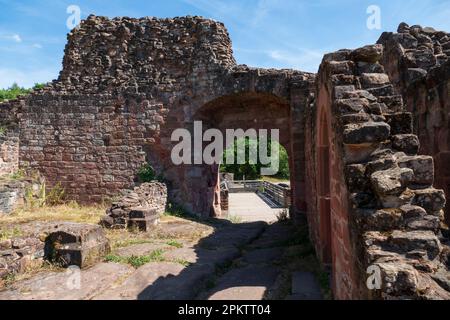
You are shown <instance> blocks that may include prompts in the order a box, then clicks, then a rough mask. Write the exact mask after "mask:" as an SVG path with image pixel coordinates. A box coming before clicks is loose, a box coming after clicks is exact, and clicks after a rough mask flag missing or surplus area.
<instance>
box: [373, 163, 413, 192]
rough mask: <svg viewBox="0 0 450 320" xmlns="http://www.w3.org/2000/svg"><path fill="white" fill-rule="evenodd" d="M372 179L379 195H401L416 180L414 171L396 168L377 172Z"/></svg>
mask: <svg viewBox="0 0 450 320" xmlns="http://www.w3.org/2000/svg"><path fill="white" fill-rule="evenodd" d="M370 179H371V181H372V186H373V187H374V189H375V191H376V192H377V194H379V195H382V196H386V195H400V194H401V193H402V192H403V191H404V190H405V188H406V187H407V186H408V185H409V184H410V183H411V181H412V180H413V179H414V171H413V170H411V169H408V168H394V169H389V170H385V171H378V172H375V173H373V174H372V176H371V177H370Z"/></svg>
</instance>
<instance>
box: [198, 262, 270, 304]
mask: <svg viewBox="0 0 450 320" xmlns="http://www.w3.org/2000/svg"><path fill="white" fill-rule="evenodd" d="M278 274H279V270H278V269H277V268H274V267H273V266H253V265H252V266H248V267H244V268H238V269H233V270H231V271H229V272H228V273H226V274H225V275H224V276H222V277H221V278H220V279H218V281H217V282H216V286H215V288H214V289H213V290H212V291H210V292H209V293H207V294H206V296H205V297H203V296H200V298H202V299H205V298H206V299H208V300H253V301H258V300H263V299H264V297H265V296H266V295H267V294H268V293H269V292H270V291H271V290H273V287H274V284H275V282H276V280H277V276H278Z"/></svg>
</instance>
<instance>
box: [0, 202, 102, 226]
mask: <svg viewBox="0 0 450 320" xmlns="http://www.w3.org/2000/svg"><path fill="white" fill-rule="evenodd" d="M105 211H106V207H105V206H102V205H95V206H80V205H78V204H76V203H68V204H64V205H59V206H54V207H50V206H45V207H42V208H26V207H24V208H20V209H18V210H16V211H15V212H14V213H12V214H10V215H6V216H2V217H0V226H9V225H18V224H24V223H28V222H32V221H45V222H52V221H70V222H80V223H93V224H96V223H99V221H100V218H101V217H102V216H103V215H104V214H105Z"/></svg>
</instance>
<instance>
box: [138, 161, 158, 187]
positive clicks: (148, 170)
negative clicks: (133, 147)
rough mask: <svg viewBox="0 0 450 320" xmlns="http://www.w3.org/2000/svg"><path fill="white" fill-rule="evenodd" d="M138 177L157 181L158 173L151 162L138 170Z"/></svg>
mask: <svg viewBox="0 0 450 320" xmlns="http://www.w3.org/2000/svg"><path fill="white" fill-rule="evenodd" d="M138 178H139V181H141V182H144V183H145V182H152V181H155V178H156V173H155V170H154V169H153V167H152V166H151V165H150V164H148V163H147V164H145V165H143V166H142V167H141V168H140V169H139V171H138Z"/></svg>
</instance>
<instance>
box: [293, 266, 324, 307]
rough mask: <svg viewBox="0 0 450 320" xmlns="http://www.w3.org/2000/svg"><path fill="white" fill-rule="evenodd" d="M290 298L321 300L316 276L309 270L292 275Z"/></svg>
mask: <svg viewBox="0 0 450 320" xmlns="http://www.w3.org/2000/svg"><path fill="white" fill-rule="evenodd" d="M291 300H323V297H322V291H321V290H320V286H319V284H318V282H317V279H316V277H315V276H314V274H312V273H311V272H296V273H294V274H293V275H292V296H291Z"/></svg>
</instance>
